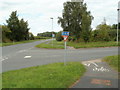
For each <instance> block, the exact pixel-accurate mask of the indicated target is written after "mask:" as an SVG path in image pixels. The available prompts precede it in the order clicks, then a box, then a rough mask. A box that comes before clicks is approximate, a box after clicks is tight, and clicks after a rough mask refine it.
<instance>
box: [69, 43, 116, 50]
mask: <svg viewBox="0 0 120 90" xmlns="http://www.w3.org/2000/svg"><path fill="white" fill-rule="evenodd" d="M67 45H68V46H71V47H74V48H76V49H77V48H93V47H113V46H118V45H117V43H116V42H112V41H111V42H88V43H85V42H80V43H75V42H68V44H67Z"/></svg>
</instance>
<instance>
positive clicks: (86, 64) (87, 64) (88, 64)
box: [84, 62, 98, 67]
mask: <svg viewBox="0 0 120 90" xmlns="http://www.w3.org/2000/svg"><path fill="white" fill-rule="evenodd" d="M91 64H93V65H95V66H96V67H98V65H97V64H96V63H94V62H89V63H84V65H85V66H88V67H89V66H90V65H91Z"/></svg>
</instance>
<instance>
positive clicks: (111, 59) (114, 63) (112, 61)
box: [103, 55, 120, 72]
mask: <svg viewBox="0 0 120 90" xmlns="http://www.w3.org/2000/svg"><path fill="white" fill-rule="evenodd" d="M119 57H120V55H116V56H107V57H105V58H103V61H105V62H107V63H108V64H109V65H110V66H111V67H112V68H114V69H115V70H117V71H118V72H120V66H119V64H120V59H119Z"/></svg>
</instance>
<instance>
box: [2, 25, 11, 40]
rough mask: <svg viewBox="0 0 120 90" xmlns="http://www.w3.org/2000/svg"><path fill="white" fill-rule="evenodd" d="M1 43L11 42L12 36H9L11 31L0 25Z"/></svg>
mask: <svg viewBox="0 0 120 90" xmlns="http://www.w3.org/2000/svg"><path fill="white" fill-rule="evenodd" d="M1 27H2V42H11V39H12V36H11V30H10V29H9V28H8V27H7V26H5V25H2V26H1Z"/></svg>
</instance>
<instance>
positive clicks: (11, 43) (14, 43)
mask: <svg viewBox="0 0 120 90" xmlns="http://www.w3.org/2000/svg"><path fill="white" fill-rule="evenodd" d="M39 40H44V39H37V40H26V41H20V42H10V43H0V46H2V47H3V46H10V45H16V44H22V43H30V42H34V41H39Z"/></svg>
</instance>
